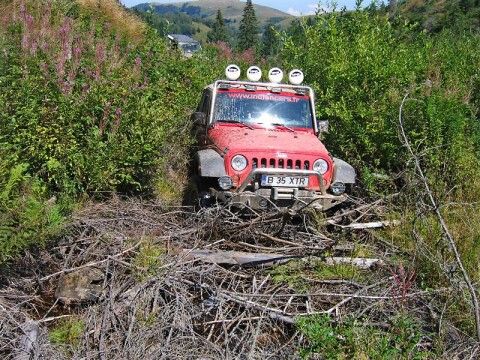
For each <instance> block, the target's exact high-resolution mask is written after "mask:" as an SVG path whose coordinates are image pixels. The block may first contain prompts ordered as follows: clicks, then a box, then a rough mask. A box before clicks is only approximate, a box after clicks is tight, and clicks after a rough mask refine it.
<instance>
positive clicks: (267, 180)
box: [262, 175, 308, 187]
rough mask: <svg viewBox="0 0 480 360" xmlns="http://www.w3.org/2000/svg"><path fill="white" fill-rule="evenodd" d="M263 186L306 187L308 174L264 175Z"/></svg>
mask: <svg viewBox="0 0 480 360" xmlns="http://www.w3.org/2000/svg"><path fill="white" fill-rule="evenodd" d="M262 186H285V187H306V186H308V176H277V175H262Z"/></svg>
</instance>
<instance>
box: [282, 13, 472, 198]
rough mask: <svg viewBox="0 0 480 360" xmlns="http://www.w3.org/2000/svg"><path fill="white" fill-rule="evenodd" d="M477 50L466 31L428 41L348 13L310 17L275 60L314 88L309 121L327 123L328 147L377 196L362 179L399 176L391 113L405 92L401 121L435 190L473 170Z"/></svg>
mask: <svg viewBox="0 0 480 360" xmlns="http://www.w3.org/2000/svg"><path fill="white" fill-rule="evenodd" d="M302 43H303V46H299V44H302ZM479 49H480V37H479V36H477V35H474V34H469V33H452V32H450V31H444V32H442V33H440V34H438V35H435V36H429V35H426V34H425V33H418V32H415V30H411V29H410V28H408V27H404V28H398V27H394V26H392V24H391V23H390V22H389V20H388V18H387V17H386V16H382V15H378V14H375V13H373V14H372V13H370V12H367V11H356V12H351V13H331V14H324V15H320V16H317V18H316V21H315V22H314V24H313V25H306V24H305V26H304V27H303V33H302V34H301V35H298V34H297V35H296V36H295V37H286V39H285V46H284V49H283V51H282V56H283V58H284V63H285V67H286V68H294V67H299V68H302V69H303V70H304V71H305V75H306V82H307V83H309V84H311V85H312V86H313V88H314V89H315V90H316V95H317V109H316V110H317V117H318V118H327V119H330V123H331V132H330V133H329V134H328V135H327V137H326V142H327V143H328V147H329V149H331V151H332V152H334V153H335V154H336V155H339V156H341V157H343V158H345V159H346V160H347V161H350V162H352V163H353V165H355V167H356V168H357V169H358V170H360V171H361V173H362V175H364V177H363V179H364V180H365V184H367V185H371V188H372V189H375V188H376V189H377V190H378V188H379V186H378V185H379V182H378V181H375V177H373V178H372V177H371V176H370V175H371V174H375V173H380V174H387V175H393V176H394V175H395V174H397V173H399V172H401V171H403V170H404V169H405V164H406V163H407V162H408V160H409V155H408V154H407V152H406V149H404V148H403V146H402V143H401V141H400V140H399V136H398V114H399V107H400V103H401V101H402V99H403V97H404V95H405V94H406V93H407V92H409V93H410V97H409V100H408V101H407V103H406V105H405V109H404V122H405V125H406V130H407V133H408V135H409V137H410V139H411V141H412V142H413V146H414V148H415V149H417V150H418V152H419V154H421V155H422V162H423V163H424V165H425V167H426V168H427V169H428V170H429V174H430V175H431V177H432V178H434V179H436V180H439V184H442V185H443V186H444V187H443V188H442V189H443V190H445V188H451V187H452V186H453V185H455V186H457V190H459V191H461V189H462V187H464V186H465V185H467V183H466V182H465V181H464V180H466V179H467V178H472V177H473V176H478V175H479V169H480V164H479V156H478V155H479V151H480V128H479V123H478V120H477V117H478V109H479V105H480V102H479V97H478V92H477V91H476V89H478V86H479V74H478V63H479V61H480V50H479ZM468 185H469V183H468ZM469 186H470V185H469Z"/></svg>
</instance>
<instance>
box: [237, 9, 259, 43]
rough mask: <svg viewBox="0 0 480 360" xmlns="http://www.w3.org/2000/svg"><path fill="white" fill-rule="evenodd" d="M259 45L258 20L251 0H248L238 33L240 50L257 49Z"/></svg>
mask: <svg viewBox="0 0 480 360" xmlns="http://www.w3.org/2000/svg"><path fill="white" fill-rule="evenodd" d="M257 46H258V21H257V17H256V15H255V9H254V8H253V4H252V1H251V0H247V2H246V4H245V8H244V9H243V17H242V20H241V22H240V33H239V35H238V50H240V51H244V50H247V49H256V48H257Z"/></svg>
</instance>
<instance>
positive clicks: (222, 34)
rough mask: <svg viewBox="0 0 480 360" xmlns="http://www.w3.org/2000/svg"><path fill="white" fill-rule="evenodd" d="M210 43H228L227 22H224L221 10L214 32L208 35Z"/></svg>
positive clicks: (213, 28) (218, 13)
mask: <svg viewBox="0 0 480 360" xmlns="http://www.w3.org/2000/svg"><path fill="white" fill-rule="evenodd" d="M208 41H210V42H219V41H224V42H228V34H227V27H226V26H225V21H223V16H222V12H221V11H220V9H219V10H218V11H217V18H216V19H215V23H214V24H213V27H212V30H211V31H210V32H209V33H208Z"/></svg>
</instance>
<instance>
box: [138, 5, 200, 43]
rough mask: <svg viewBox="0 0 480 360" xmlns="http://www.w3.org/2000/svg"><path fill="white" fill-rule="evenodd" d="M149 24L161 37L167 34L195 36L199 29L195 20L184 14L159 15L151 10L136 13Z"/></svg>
mask: <svg viewBox="0 0 480 360" xmlns="http://www.w3.org/2000/svg"><path fill="white" fill-rule="evenodd" d="M136 14H138V15H139V16H140V17H141V18H142V19H143V20H144V21H145V22H146V23H147V24H149V25H150V26H151V27H152V28H154V29H155V30H157V33H158V35H159V36H162V37H164V36H166V35H167V34H184V35H194V34H195V33H197V28H196V26H195V24H194V22H193V19H192V18H191V17H190V16H188V15H187V14H183V13H178V12H177V13H165V14H161V15H160V14H157V13H155V12H153V11H151V10H148V11H138V10H137V11H136Z"/></svg>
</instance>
